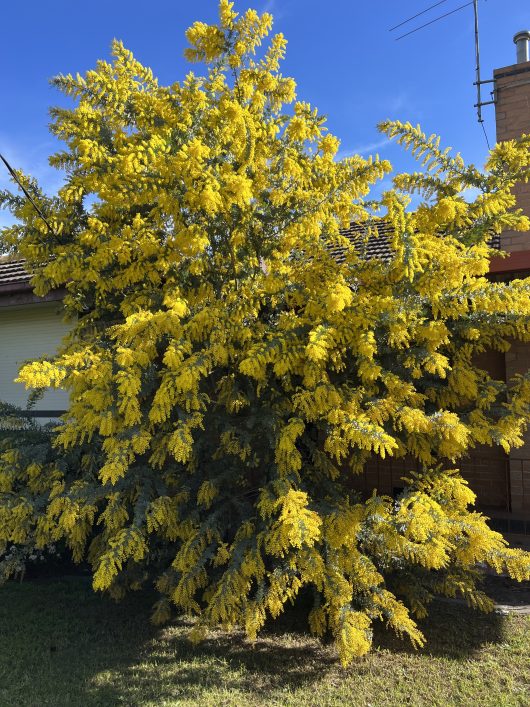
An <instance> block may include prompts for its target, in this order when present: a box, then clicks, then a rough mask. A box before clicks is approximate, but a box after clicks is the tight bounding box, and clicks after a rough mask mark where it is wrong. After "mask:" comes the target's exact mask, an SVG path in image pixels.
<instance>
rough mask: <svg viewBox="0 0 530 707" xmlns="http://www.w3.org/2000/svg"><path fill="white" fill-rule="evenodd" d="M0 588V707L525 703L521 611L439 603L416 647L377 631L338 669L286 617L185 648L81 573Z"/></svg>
mask: <svg viewBox="0 0 530 707" xmlns="http://www.w3.org/2000/svg"><path fill="white" fill-rule="evenodd" d="M0 592H1V595H0V597H1V599H0V639H1V640H0V705H1V707H4V706H5V707H21V706H26V705H27V706H30V705H31V706H33V705H35V707H37V706H38V707H44V705H54V707H55V706H63V705H64V706H65V707H66V706H67V705H68V707H72V706H75V705H80V706H81V705H82V706H83V707H84V706H87V707H88V706H92V705H104V706H105V707H108V706H110V705H153V706H154V705H156V706H157V707H159V706H162V705H215V706H216V707H221V706H224V705H245V707H250V706H252V705H267V706H268V705H281V706H282V707H283V706H284V705H297V707H299V706H303V707H305V705H318V706H319V707H320V705H347V706H348V707H349V706H350V705H351V706H356V705H363V706H364V707H380V706H384V705H392V706H393V707H394V706H396V707H401V706H402V705H443V706H444V707H445V706H452V705H473V706H477V707H486V706H487V705H491V706H492V707H493V706H495V707H502V706H503V705H524V706H525V707H527V706H528V705H529V704H530V618H529V617H525V616H501V615H499V614H489V615H483V614H478V613H475V612H472V611H470V610H468V609H467V608H465V607H461V606H459V605H452V604H451V605H449V604H439V605H438V606H437V607H436V608H433V616H432V618H430V619H429V620H428V621H426V622H423V628H424V631H425V633H426V635H427V637H428V639H429V642H428V645H427V647H426V648H425V649H424V650H422V651H419V652H416V651H413V650H411V649H410V648H409V647H408V645H407V644H406V643H402V642H400V641H398V640H397V639H393V638H392V637H390V636H387V635H386V634H385V632H381V635H379V634H378V635H377V636H376V642H375V645H376V647H375V649H374V651H373V652H372V653H371V654H370V655H368V656H367V657H364V658H361V659H358V660H357V661H356V662H355V663H354V664H353V665H352V666H351V667H350V668H348V669H346V670H344V669H342V668H341V667H340V665H339V664H338V663H337V661H336V659H335V654H334V651H333V648H332V647H330V646H322V645H320V644H319V643H318V642H316V641H314V640H313V639H312V638H310V637H309V636H307V635H304V634H301V633H299V632H297V631H296V630H295V624H294V623H293V622H291V625H290V626H289V621H286V622H285V623H286V624H287V625H284V626H283V628H282V630H281V631H280V630H279V629H271V630H269V631H268V632H267V633H266V634H265V635H264V636H263V637H262V638H260V639H259V640H258V641H257V642H256V643H255V644H254V645H252V644H249V643H248V642H247V641H246V640H245V639H244V637H243V636H242V635H241V634H239V633H237V634H231V635H226V634H223V633H220V632H219V633H218V632H215V633H212V634H211V636H210V637H209V638H208V639H207V640H206V641H205V642H204V643H202V644H200V645H199V646H196V647H194V646H192V645H191V644H190V643H189V642H188V640H187V639H186V637H185V634H186V626H185V624H184V622H181V623H174V624H173V625H171V626H170V627H166V628H163V629H160V628H158V629H157V628H154V627H152V626H150V624H149V621H148V617H149V611H150V604H151V599H150V598H147V597H145V595H143V596H140V595H134V596H131V597H129V598H128V599H126V600H125V601H124V602H121V603H120V604H114V602H112V601H110V600H109V599H106V598H103V597H101V596H97V595H94V594H93V593H92V591H91V589H90V584H89V582H88V580H85V579H82V578H72V579H64V580H60V581H57V580H54V581H50V580H38V581H28V582H25V583H23V584H14V583H12V584H9V585H7V586H6V587H3V588H2V589H1V590H0Z"/></svg>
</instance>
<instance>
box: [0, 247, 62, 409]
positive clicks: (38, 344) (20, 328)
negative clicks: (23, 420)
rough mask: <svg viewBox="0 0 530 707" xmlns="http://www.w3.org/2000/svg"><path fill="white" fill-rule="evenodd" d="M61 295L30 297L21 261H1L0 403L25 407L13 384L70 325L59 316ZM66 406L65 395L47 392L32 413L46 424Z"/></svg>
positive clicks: (50, 352)
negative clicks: (28, 363) (29, 362)
mask: <svg viewBox="0 0 530 707" xmlns="http://www.w3.org/2000/svg"><path fill="white" fill-rule="evenodd" d="M63 294H64V293H63V292H62V291H61V290H56V291H55V292H51V293H50V294H49V295H47V296H46V297H37V296H36V295H34V294H33V291H32V289H31V286H30V283H29V275H28V273H27V272H26V270H25V269H24V262H23V261H22V260H13V259H12V258H6V257H3V258H0V400H3V401H6V402H9V403H12V404H14V405H18V406H20V407H25V406H26V401H27V392H26V390H25V388H24V386H23V385H20V384H16V383H14V379H15V378H16V377H17V375H18V369H19V368H20V366H21V364H22V363H23V362H24V361H26V360H30V359H32V358H38V357H39V356H44V355H53V353H54V352H55V351H56V349H57V346H58V345H59V343H60V342H61V340H62V338H63V336H64V335H65V334H66V333H67V332H68V329H69V326H68V325H67V324H66V323H65V322H63V318H62V316H61V300H62V298H63ZM67 407H68V397H67V395H66V393H64V392H63V391H58V390H48V391H46V393H45V394H44V395H43V397H42V398H41V399H40V400H38V401H37V402H36V404H35V406H34V407H33V409H32V410H31V412H30V414H31V415H32V416H33V417H36V418H39V419H40V420H41V421H43V422H45V421H47V420H49V419H51V418H54V417H58V416H59V415H60V414H62V412H64V411H65V410H66V408H67Z"/></svg>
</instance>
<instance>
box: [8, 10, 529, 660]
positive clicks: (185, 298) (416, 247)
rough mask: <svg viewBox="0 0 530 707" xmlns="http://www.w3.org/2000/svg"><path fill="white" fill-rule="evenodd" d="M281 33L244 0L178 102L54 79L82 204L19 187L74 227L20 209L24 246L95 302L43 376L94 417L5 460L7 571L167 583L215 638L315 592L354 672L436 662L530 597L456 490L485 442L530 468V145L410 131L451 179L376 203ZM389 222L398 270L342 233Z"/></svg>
mask: <svg viewBox="0 0 530 707" xmlns="http://www.w3.org/2000/svg"><path fill="white" fill-rule="evenodd" d="M271 24H272V18H271V17H270V15H267V14H264V15H262V16H261V17H260V16H258V14H257V13H256V12H254V11H248V12H246V13H245V14H243V15H242V16H238V15H237V14H236V13H235V12H234V11H233V9H232V4H231V3H228V2H226V1H225V0H223V1H222V2H221V3H220V20H219V24H218V25H213V26H209V25H206V24H203V23H195V24H194V25H193V26H192V27H191V28H190V29H189V30H188V32H187V39H188V41H189V44H190V47H189V48H188V49H187V50H186V56H187V58H188V59H189V60H190V61H192V62H203V63H204V64H205V65H206V70H205V75H204V76H200V75H197V74H195V73H191V72H190V73H189V74H188V75H187V76H186V78H185V79H184V80H183V81H182V82H176V83H174V84H172V85H170V86H162V85H160V84H159V83H158V81H157V80H156V78H154V76H153V74H152V72H151V70H149V69H147V68H145V67H144V66H142V65H141V64H140V63H138V61H136V60H135V59H134V57H133V56H132V54H131V53H130V52H129V51H127V50H126V49H125V48H124V47H123V45H122V44H120V43H119V42H115V43H114V45H113V62H112V63H110V64H109V63H106V62H103V61H101V62H98V64H97V66H96V69H95V70H93V71H88V72H87V73H86V74H85V75H84V76H80V75H77V76H76V77H74V76H70V75H68V76H61V77H59V78H57V79H56V80H55V81H54V83H55V85H56V86H57V87H58V88H60V89H61V90H62V91H63V92H64V93H65V94H66V95H67V96H68V97H69V98H70V99H72V100H73V102H74V107H71V108H60V109H54V110H53V111H52V118H53V123H52V130H53V132H54V134H55V135H56V136H58V138H60V139H61V140H62V141H63V142H64V146H65V147H64V151H62V152H59V153H57V154H55V155H53V156H52V157H51V163H52V164H53V165H54V166H56V167H58V168H60V169H62V170H63V171H64V174H65V181H64V185H63V186H62V188H61V189H60V191H59V193H58V195H57V196H56V197H53V198H48V197H46V196H45V195H44V194H43V193H42V191H41V190H40V189H39V188H38V186H37V184H36V183H35V182H34V181H33V180H31V179H30V178H29V177H26V176H24V175H22V174H19V178H20V179H21V180H22V181H23V183H24V184H25V186H26V189H27V190H28V191H29V192H31V194H32V196H33V199H34V201H35V202H36V203H37V204H38V206H39V209H40V210H41V212H42V214H43V215H44V217H45V220H43V219H42V218H41V217H40V216H39V214H38V213H37V212H36V211H35V209H34V207H33V206H32V204H31V203H29V202H28V201H27V200H26V199H25V197H24V196H23V195H22V196H17V195H15V194H11V193H7V192H6V193H4V194H3V195H2V201H3V203H4V204H5V205H7V206H8V207H10V208H11V210H12V211H13V213H14V214H15V216H16V218H17V223H16V225H14V226H12V227H9V228H7V229H4V231H3V240H4V243H5V244H7V245H8V246H9V247H11V248H13V249H16V251H17V252H18V253H20V254H21V255H22V256H23V257H24V258H26V260H27V263H28V267H29V268H30V269H31V272H32V273H33V278H32V284H33V287H34V289H35V292H36V293H37V294H38V295H46V294H47V293H48V292H50V291H51V290H54V289H56V288H64V289H65V291H66V295H65V298H64V310H65V315H66V316H67V317H68V318H69V320H70V321H71V322H72V331H71V334H70V335H69V336H68V337H67V339H66V340H65V341H64V343H63V344H62V346H61V348H60V350H59V351H58V353H57V355H56V356H55V357H54V358H52V359H50V360H45V361H44V360H43V361H36V362H33V363H30V364H28V365H25V366H24V367H23V368H22V370H21V372H20V380H21V381H22V382H24V383H25V384H26V385H27V386H28V387H29V388H31V389H35V388H36V389H39V388H43V387H48V386H55V387H59V388H63V389H64V390H66V391H68V392H69V395H70V406H69V409H68V412H67V413H66V414H65V415H64V416H63V420H62V424H61V425H60V426H59V427H58V428H57V429H56V430H55V431H54V432H43V433H42V435H44V436H47V440H48V443H46V444H44V443H42V440H40V441H38V442H36V441H35V439H36V438H37V437H38V433H37V431H35V430H33V431H32V434H33V435H34V437H33V438H32V437H31V435H30V436H29V437H28V433H25V434H20V435H18V436H9V435H8V436H7V439H6V440H5V441H4V443H3V453H2V455H1V457H0V552H1V551H4V552H5V553H8V551H9V553H12V548H13V547H15V548H16V547H18V548H21V549H22V550H23V551H24V552H29V551H31V552H35V551H42V550H45V549H46V548H47V547H48V546H49V545H53V544H55V543H58V542H62V543H64V544H65V545H66V546H67V547H68V548H69V549H70V551H71V552H72V554H73V556H74V558H75V559H76V560H79V561H80V560H83V559H88V560H89V562H90V563H91V565H92V567H93V570H94V579H93V581H94V588H95V589H97V590H108V591H110V592H111V593H113V594H114V595H116V596H119V595H121V594H122V593H123V592H124V591H126V590H127V589H128V588H130V587H133V588H137V587H139V586H142V585H144V584H147V583H150V582H152V581H155V583H156V586H157V588H158V590H159V592H160V601H159V602H158V603H157V605H156V607H155V612H154V619H155V620H157V621H164V620H167V619H168V618H169V617H170V615H171V611H172V607H176V609H177V610H179V611H183V612H187V613H191V614H194V615H196V616H197V631H199V632H200V630H201V628H202V627H206V626H208V625H222V626H225V627H231V626H235V625H243V626H244V627H245V629H246V631H247V633H248V635H249V636H251V637H254V636H255V635H256V633H257V632H258V631H259V629H260V628H261V627H262V626H263V624H264V622H265V620H266V618H267V617H268V616H273V617H275V616H277V615H278V614H280V613H281V612H282V610H283V608H284V606H285V604H286V603H287V602H292V601H295V600H296V599H297V596H298V595H299V594H300V593H301V592H303V593H304V595H305V596H306V598H309V599H310V600H311V601H312V606H311V607H310V608H309V609H308V612H309V613H308V622H309V626H310V628H311V630H312V631H313V632H315V633H316V634H318V635H323V634H324V633H326V632H328V631H329V632H330V633H331V634H332V635H333V636H334V638H335V640H336V643H337V647H338V651H339V654H340V657H341V659H342V661H343V662H344V663H347V662H348V661H350V660H351V659H352V657H353V656H357V655H361V654H363V653H365V652H366V651H367V650H368V649H369V647H370V640H371V638H370V636H371V629H370V627H371V624H372V622H373V621H374V620H380V619H382V620H384V621H386V622H387V623H388V625H389V626H391V627H392V628H393V629H395V630H396V631H397V632H398V633H400V634H407V635H408V636H409V637H410V638H411V639H412V641H413V642H414V643H416V644H421V643H422V635H421V633H420V630H419V629H418V627H417V625H416V623H415V621H414V619H413V617H414V616H419V617H421V616H422V615H424V614H425V613H426V606H427V604H428V602H429V601H430V600H431V599H432V598H433V597H434V596H436V595H440V594H441V595H449V596H453V595H455V594H457V593H460V594H462V595H463V596H465V598H466V599H468V600H469V601H470V602H471V603H472V604H474V605H476V606H479V607H480V608H485V609H487V608H488V606H489V601H488V599H487V598H486V597H485V596H484V595H483V594H482V593H481V591H480V590H479V589H477V588H476V586H475V584H476V580H477V575H476V571H475V567H476V565H477V563H486V564H489V565H490V566H492V567H493V568H495V569H497V570H504V571H507V572H508V573H510V575H512V576H514V577H516V578H523V577H528V576H529V573H530V560H529V555H527V554H525V553H523V552H522V551H517V550H512V549H509V548H508V547H507V546H506V544H505V542H504V541H503V539H502V538H501V536H500V535H499V534H497V533H495V532H493V531H491V530H490V529H489V528H488V526H487V524H486V520H485V518H484V517H483V516H482V515H481V514H479V513H477V512H475V511H473V510H472V509H471V508H470V506H471V505H472V503H473V500H474V494H473V493H472V491H471V490H470V489H469V488H468V486H467V484H466V483H465V481H464V480H463V479H462V478H461V476H460V475H459V473H458V471H457V470H456V469H457V468H458V459H459V458H461V457H462V456H463V455H465V454H466V453H468V452H469V450H470V449H472V448H473V447H474V446H476V445H479V444H480V445H484V444H485V445H501V446H502V447H503V448H504V449H505V450H509V449H511V448H512V447H517V446H518V445H521V444H522V434H523V432H524V430H525V428H526V424H527V420H528V414H529V406H530V378H529V377H528V376H520V377H518V378H516V379H514V380H512V381H509V382H508V383H505V382H503V381H498V380H494V379H492V377H490V375H489V374H488V372H487V371H485V370H483V369H482V368H480V367H479V365H478V364H477V360H478V359H477V354H479V353H481V352H483V351H485V350H487V349H491V348H494V349H498V350H500V351H505V350H507V349H508V348H509V347H510V342H511V341H513V340H524V341H527V340H530V281H528V280H513V281H511V282H509V283H492V282H490V281H488V280H487V279H486V277H485V275H486V273H487V272H488V265H489V259H490V257H491V255H492V252H493V251H492V249H491V247H490V245H489V243H490V239H491V236H492V234H494V233H499V232H500V231H501V230H503V229H505V228H510V229H520V230H524V229H528V228H529V227H530V224H529V223H528V221H527V219H525V218H524V217H523V216H521V215H520V213H519V212H517V211H515V210H514V209H513V207H514V197H513V195H512V193H511V191H510V190H511V188H512V187H513V185H514V183H515V182H517V181H520V180H527V179H528V168H529V165H530V154H529V140H528V139H523V140H522V141H520V142H517V143H516V142H508V143H503V144H501V145H498V146H497V147H495V148H494V150H493V151H492V152H491V154H490V156H489V158H488V161H487V164H486V166H485V169H484V171H482V172H481V171H478V170H477V169H476V168H474V167H473V166H465V165H464V163H463V161H462V159H461V158H460V157H459V156H458V155H457V156H454V157H453V156H451V155H450V154H449V152H448V151H447V150H442V149H441V148H440V147H439V139H437V138H434V137H430V138H427V137H426V136H425V135H424V134H423V133H422V132H421V131H420V129H419V128H413V127H412V126H410V125H408V124H407V125H403V124H400V123H396V122H394V123H390V122H389V123H384V124H383V125H382V126H381V130H382V131H383V132H384V133H386V134H387V135H388V136H389V137H390V138H396V139H397V140H398V141H399V142H401V143H403V144H404V145H405V146H407V147H409V148H410V149H411V150H412V151H413V152H414V154H415V155H416V156H418V157H419V158H422V159H423V165H424V169H423V171H421V172H418V173H415V174H408V175H397V176H395V178H394V188H393V189H392V190H389V191H387V192H385V193H384V194H383V196H382V198H381V199H379V200H378V201H377V200H371V199H370V190H371V187H372V185H374V184H375V183H376V182H377V181H378V180H380V179H381V178H382V177H384V176H385V175H386V174H388V173H390V171H391V166H390V164H389V163H388V162H386V161H380V160H379V159H378V158H375V159H363V158H361V157H357V156H356V157H349V158H346V159H342V160H339V159H337V158H336V153H337V149H338V146H339V140H338V139H337V138H336V137H334V136H333V135H331V134H329V133H328V132H327V131H326V127H325V119H324V118H323V117H322V116H321V115H320V114H319V113H318V111H317V110H316V109H314V108H313V107H312V106H310V105H309V104H308V103H305V102H300V101H296V100H295V83H294V81H293V79H291V78H288V77H284V76H283V75H282V74H281V73H280V61H281V59H282V57H283V55H284V51H285V45H286V42H285V39H284V38H283V36H282V35H276V36H273V37H272V39H271V40H270V42H269V43H268V45H267V46H266V47H263V48H262V46H261V45H262V42H263V41H264V40H265V39H266V37H267V35H268V34H269V31H270V29H271ZM470 188H473V190H474V191H473V192H472V193H473V194H475V196H474V197H473V199H472V200H471V201H466V200H465V199H464V197H463V193H464V192H465V191H466V190H469V189H470ZM413 193H417V194H419V197H416V198H417V199H418V201H417V202H416V203H418V204H419V206H417V207H416V208H414V209H410V207H409V204H410V196H409V195H410V194H413ZM408 207H409V208H408ZM378 218H384V219H385V220H386V222H387V223H389V224H391V227H392V237H391V239H390V240H391V243H390V246H391V251H392V257H391V258H390V259H389V260H387V261H383V260H378V259H372V260H366V259H363V258H362V247H356V246H354V245H352V243H351V242H350V241H348V240H347V239H346V238H344V237H343V236H341V228H342V227H344V226H348V225H349V224H350V223H351V222H352V221H354V222H359V223H361V222H366V224H367V227H368V230H369V227H370V225H371V224H372V225H373V224H374V223H376V221H377V219H378ZM374 237H375V234H374ZM338 251H340V253H341V257H336V253H337V252H338ZM508 391H509V394H508ZM35 435H36V436H37V437H35ZM389 455H390V456H393V457H405V456H408V458H410V459H411V468H412V467H413V464H412V461H414V462H419V463H420V467H421V468H422V471H421V472H420V473H414V474H413V473H412V472H411V473H410V474H409V475H408V476H407V478H406V479H405V481H404V490H403V492H402V493H401V494H400V495H399V496H398V497H397V498H394V499H392V498H389V497H385V496H382V495H378V493H377V490H374V493H373V494H372V495H371V496H370V497H369V498H368V499H366V498H362V497H361V496H360V495H359V493H357V492H356V491H355V490H353V489H354V487H355V478H356V475H357V474H358V473H359V472H360V471H361V470H362V468H363V465H364V464H365V463H366V462H367V460H369V459H371V458H373V457H381V458H384V457H385V456H389ZM9 558H12V554H5V555H4V569H5V568H7V570H5V573H8V571H9V568H10V567H12V565H9V562H8V559H9ZM6 563H7V564H6Z"/></svg>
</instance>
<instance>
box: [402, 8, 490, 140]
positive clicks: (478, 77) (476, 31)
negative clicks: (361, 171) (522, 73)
mask: <svg viewBox="0 0 530 707" xmlns="http://www.w3.org/2000/svg"><path fill="white" fill-rule="evenodd" d="M446 2H448V0H439V2H436V3H434V5H429V7H426V8H425V9H424V10H421V12H417V13H416V14H415V15H412V17H408V18H407V19H406V20H403V22H400V23H399V24H397V25H395V26H394V27H391V28H390V29H389V32H393V31H394V30H396V29H398V28H399V27H402V26H403V25H406V24H408V23H409V22H411V21H412V20H415V19H416V18H417V17H420V16H421V15H424V14H426V13H427V12H429V11H430V10H433V9H434V8H435V7H438V6H439V5H443V4H445V3H446ZM470 6H473V18H474V34H475V81H474V82H473V85H474V86H476V89H477V102H476V103H475V104H474V106H473V107H474V108H476V109H477V121H478V122H479V123H480V124H481V126H482V129H483V130H484V135H485V137H486V142H487V143H488V147H489V141H488V136H487V135H486V129H485V128H484V118H483V117H482V107H483V106H487V105H490V104H492V103H495V100H493V99H492V100H491V101H483V100H482V86H483V85H484V84H487V83H493V79H487V80H483V79H482V78H481V74H480V45H479V24H478V0H469V1H468V2H466V3H464V4H463V5H459V6H458V7H455V8H453V9H452V10H449V11H448V12H445V13H444V14H443V15H439V16H438V17H435V18H434V19H433V20H430V21H429V22H425V23H424V24H422V25H420V26H419V27H415V28H414V29H412V30H410V31H408V32H405V34H401V35H400V36H399V37H396V41H399V40H400V39H404V38H405V37H408V36H410V35H411V34H414V33H415V32H419V31H420V30H422V29H424V28H425V27H429V25H433V24H434V23H435V22H439V21H440V20H443V19H445V18H446V17H449V15H454V14H455V12H459V11H460V10H463V9H464V8H466V7H470Z"/></svg>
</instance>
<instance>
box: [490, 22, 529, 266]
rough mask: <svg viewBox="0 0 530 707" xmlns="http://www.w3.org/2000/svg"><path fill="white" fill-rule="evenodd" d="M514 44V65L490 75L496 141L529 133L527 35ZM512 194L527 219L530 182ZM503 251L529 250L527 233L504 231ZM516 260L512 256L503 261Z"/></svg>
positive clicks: (517, 36)
mask: <svg viewBox="0 0 530 707" xmlns="http://www.w3.org/2000/svg"><path fill="white" fill-rule="evenodd" d="M513 41H514V43H515V45H516V56H517V63H516V64H512V65H511V66H505V67H504V68H502V69H496V70H495V71H494V72H493V78H494V82H495V83H494V85H495V120H496V126H497V142H501V141H503V140H511V139H513V138H518V137H520V136H521V135H523V134H530V32H529V31H527V30H525V31H523V32H518V33H517V34H516V35H515V37H514V38H513ZM514 191H515V194H516V196H517V204H518V206H519V208H521V209H523V212H524V213H525V214H526V215H527V216H530V183H528V184H518V185H517V186H516V188H515V189H514ZM502 248H503V250H506V251H510V252H514V253H515V252H520V251H530V233H515V232H513V231H506V232H505V233H503V234H502ZM521 255H522V253H521ZM515 260H517V258H516V257H515V256H514V257H512V258H509V259H508V261H505V262H506V264H508V262H509V261H515ZM514 264H515V262H514Z"/></svg>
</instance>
